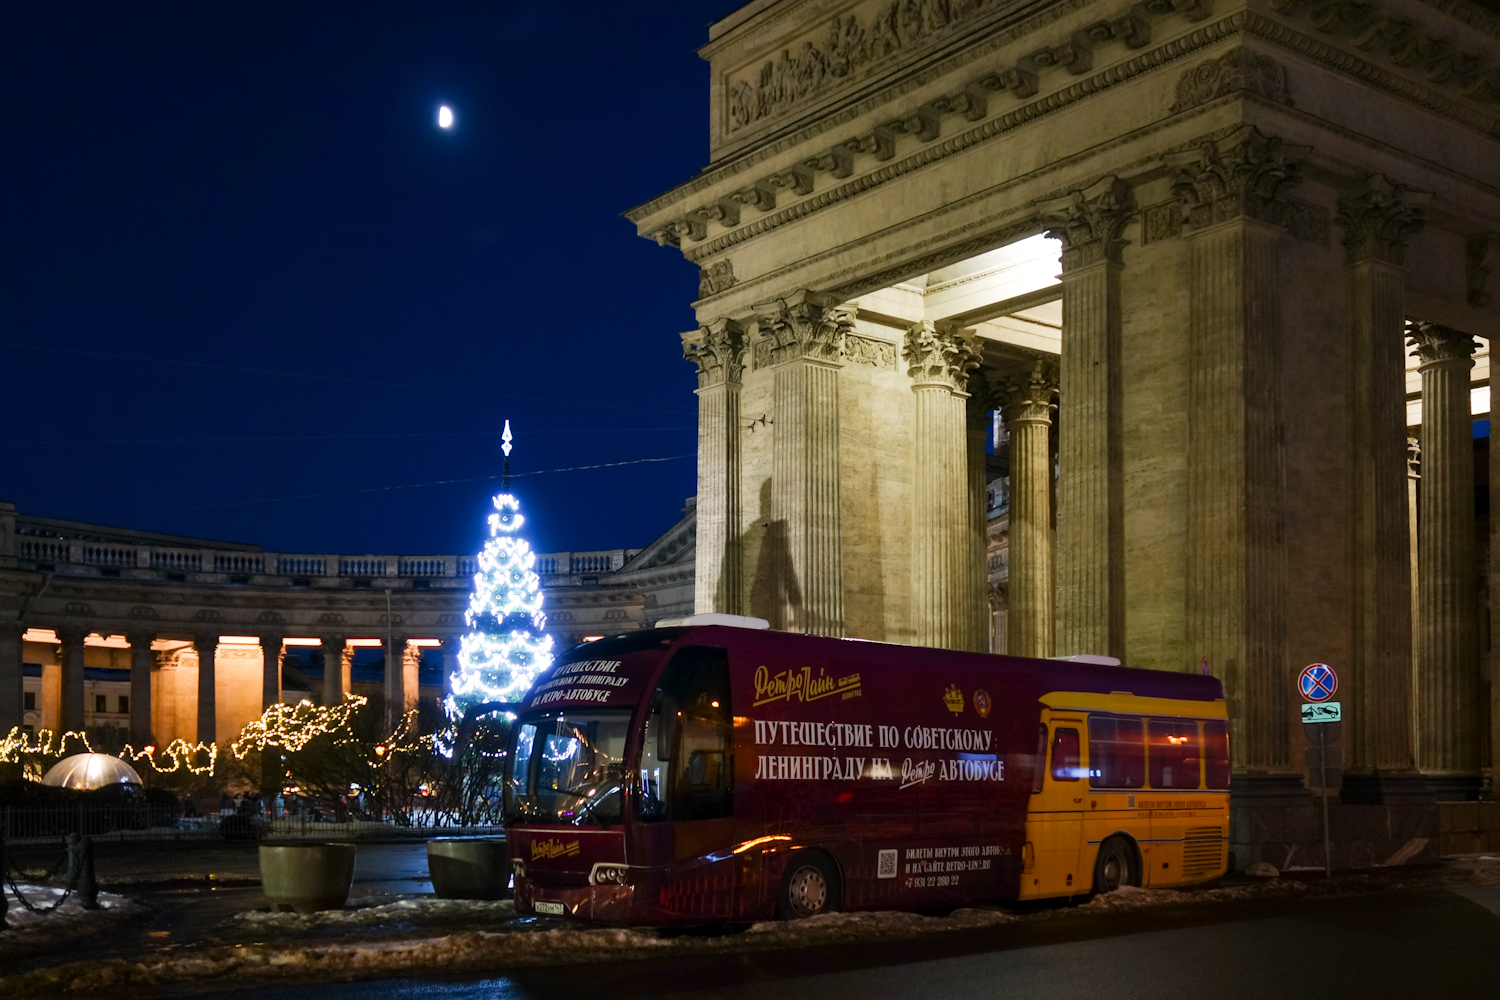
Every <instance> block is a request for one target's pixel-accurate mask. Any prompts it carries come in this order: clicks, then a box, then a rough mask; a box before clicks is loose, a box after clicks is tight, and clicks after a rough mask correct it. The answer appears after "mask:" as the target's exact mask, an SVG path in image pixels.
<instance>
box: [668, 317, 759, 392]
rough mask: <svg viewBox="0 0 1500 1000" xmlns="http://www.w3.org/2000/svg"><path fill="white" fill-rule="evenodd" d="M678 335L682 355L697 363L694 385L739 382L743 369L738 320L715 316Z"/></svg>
mask: <svg viewBox="0 0 1500 1000" xmlns="http://www.w3.org/2000/svg"><path fill="white" fill-rule="evenodd" d="M682 339H683V343H682V356H683V358H685V359H686V360H688V361H691V362H693V363H694V364H696V365H697V366H698V388H700V389H707V388H709V387H710V386H715V385H723V384H724V383H726V382H728V383H732V384H738V383H739V381H740V379H741V377H742V376H743V375H744V372H745V360H744V359H745V333H744V329H743V328H742V327H741V326H740V324H739V323H737V322H735V321H734V320H732V319H721V320H717V321H716V322H713V323H710V324H709V325H708V326H704V327H700V328H699V329H698V330H697V331H696V332H694V333H685V334H683V336H682Z"/></svg>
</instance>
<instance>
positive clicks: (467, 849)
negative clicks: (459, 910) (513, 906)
mask: <svg viewBox="0 0 1500 1000" xmlns="http://www.w3.org/2000/svg"><path fill="white" fill-rule="evenodd" d="M427 871H428V874H429V875H430V877H431V878H432V891H433V892H435V893H437V895H438V898H440V899H503V898H504V897H505V896H507V895H509V893H510V888H509V886H510V851H508V850H507V849H506V847H505V841H503V840H458V839H442V840H429V841H428V842H427Z"/></svg>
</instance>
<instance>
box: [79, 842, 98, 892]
mask: <svg viewBox="0 0 1500 1000" xmlns="http://www.w3.org/2000/svg"><path fill="white" fill-rule="evenodd" d="M79 843H80V846H79V854H80V855H81V857H80V858H79V864H78V883H77V889H76V890H75V891H76V892H77V894H78V905H80V906H82V907H83V908H84V909H85V910H97V909H99V883H98V881H97V880H95V878H94V838H93V837H80V838H79Z"/></svg>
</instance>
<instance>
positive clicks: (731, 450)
mask: <svg viewBox="0 0 1500 1000" xmlns="http://www.w3.org/2000/svg"><path fill="white" fill-rule="evenodd" d="M744 352H745V335H744V332H743V330H742V329H741V327H740V325H739V324H738V323H736V322H735V321H734V320H729V319H721V320H718V321H717V322H714V323H711V324H709V325H708V326H705V327H702V328H701V329H699V330H697V331H696V332H694V333H688V334H683V356H684V357H686V358H687V360H689V361H692V362H694V363H695V364H696V365H697V366H698V501H697V504H698V565H697V571H696V577H695V579H694V582H693V590H694V594H693V610H694V611H696V612H698V613H705V612H711V611H721V612H724V613H726V614H732V615H736V614H740V613H741V611H742V605H743V601H742V599H741V588H742V587H743V586H744V582H743V579H742V571H741V567H740V527H741V513H740V381H741V378H742V377H743V375H744V370H745V364H744Z"/></svg>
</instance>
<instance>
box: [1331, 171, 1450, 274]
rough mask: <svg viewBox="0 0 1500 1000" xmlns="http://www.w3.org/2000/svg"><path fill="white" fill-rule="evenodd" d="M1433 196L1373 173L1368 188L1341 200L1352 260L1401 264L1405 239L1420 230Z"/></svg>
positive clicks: (1346, 243)
mask: <svg viewBox="0 0 1500 1000" xmlns="http://www.w3.org/2000/svg"><path fill="white" fill-rule="evenodd" d="M1431 198H1432V195H1431V194H1430V193H1429V192H1426V191H1413V190H1411V189H1410V188H1408V187H1407V186H1406V185H1405V184H1392V183H1391V182H1390V181H1388V180H1386V179H1385V175H1384V174H1372V175H1371V176H1370V178H1369V180H1367V181H1365V189H1364V191H1362V192H1360V193H1359V194H1357V195H1354V196H1352V197H1349V198H1341V199H1340V200H1339V214H1338V223H1339V228H1341V229H1342V230H1343V231H1344V252H1345V254H1346V256H1347V259H1348V261H1349V263H1351V264H1358V263H1360V262H1361V261H1367V260H1378V261H1382V262H1384V263H1387V264H1398V265H1399V264H1400V263H1401V259H1402V256H1403V255H1404V254H1405V253H1406V241H1407V239H1408V238H1409V237H1411V236H1413V235H1415V234H1416V233H1418V232H1420V231H1421V229H1422V225H1423V222H1424V221H1425V220H1424V217H1423V216H1424V210H1425V206H1426V204H1427V202H1428V201H1429V200H1430V199H1431Z"/></svg>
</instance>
